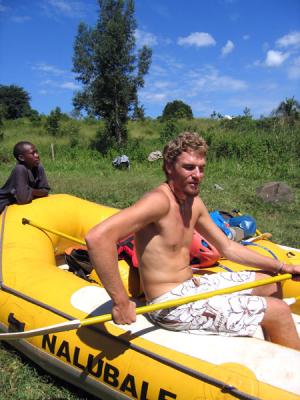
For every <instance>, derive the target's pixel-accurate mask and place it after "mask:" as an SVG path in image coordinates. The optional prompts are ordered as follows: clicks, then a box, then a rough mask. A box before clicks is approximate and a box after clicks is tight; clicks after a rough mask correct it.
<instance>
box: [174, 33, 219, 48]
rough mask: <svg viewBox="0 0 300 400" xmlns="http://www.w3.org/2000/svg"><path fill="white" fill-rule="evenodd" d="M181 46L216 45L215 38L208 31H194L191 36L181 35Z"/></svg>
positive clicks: (179, 42) (179, 40)
mask: <svg viewBox="0 0 300 400" xmlns="http://www.w3.org/2000/svg"><path fill="white" fill-rule="evenodd" d="M177 43H178V44H179V45H180V46H185V45H187V46H196V47H205V46H215V44H216V41H215V39H214V38H213V37H212V36H211V35H210V34H209V33H206V32H194V33H191V34H190V35H189V36H186V37H180V38H179V39H178V41H177Z"/></svg>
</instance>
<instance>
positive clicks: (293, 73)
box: [288, 57, 300, 79]
mask: <svg viewBox="0 0 300 400" xmlns="http://www.w3.org/2000/svg"><path fill="white" fill-rule="evenodd" d="M288 77H289V79H300V57H297V58H295V60H294V61H293V64H292V65H291V66H290V67H289V68H288Z"/></svg>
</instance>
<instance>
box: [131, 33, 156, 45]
mask: <svg viewBox="0 0 300 400" xmlns="http://www.w3.org/2000/svg"><path fill="white" fill-rule="evenodd" d="M135 40H136V42H137V46H138V47H142V46H149V47H152V46H155V45H157V37H156V36H155V35H153V33H150V32H145V31H142V30H140V29H136V31H135Z"/></svg>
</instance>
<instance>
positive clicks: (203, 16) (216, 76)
mask: <svg viewBox="0 0 300 400" xmlns="http://www.w3.org/2000/svg"><path fill="white" fill-rule="evenodd" d="M135 8H136V20H137V24H138V29H137V31H136V39H137V47H140V46H141V45H143V44H147V45H149V46H150V47H151V48H152V50H153V58H152V64H151V68H150V72H149V74H148V75H147V77H146V84H145V87H144V89H143V90H141V92H140V101H141V103H142V104H143V105H144V107H145V112H146V115H147V116H150V117H157V116H159V115H161V113H162V110H163V108H164V107H165V105H166V104H167V103H168V102H170V101H173V100H182V101H184V102H185V103H187V104H189V105H190V106H191V107H192V110H193V114H194V116H195V117H209V116H210V114H211V113H212V112H213V111H214V110H215V111H216V112H220V113H221V114H223V115H241V114H243V110H244V109H245V107H248V108H250V110H251V113H252V114H253V115H254V116H255V117H257V118H258V117H260V116H261V115H265V116H267V115H269V113H270V112H271V111H272V110H273V109H274V108H276V107H277V106H278V104H279V103H280V101H282V100H284V99H285V98H288V97H292V96H294V97H295V98H296V99H297V100H298V101H300V0H206V1H204V0H185V1H184V0H136V1H135ZM97 16H98V3H97V1H96V0H0V57H1V58H0V77H1V78H0V83H1V84H4V85H10V84H15V85H19V86H21V87H23V88H24V89H25V90H26V91H27V92H28V93H29V94H30V96H31V106H32V107H33V108H34V109H36V110H38V111H39V112H40V113H45V114H48V113H49V112H50V111H51V110H52V109H54V108H55V107H56V106H59V107H60V108H61V109H62V111H64V112H71V111H72V97H73V94H74V91H75V90H78V89H80V83H79V82H78V81H76V79H75V76H74V74H73V73H72V56H73V43H74V38H75V36H76V33H77V27H78V24H79V22H80V21H84V22H85V23H87V24H88V25H91V26H94V25H95V22H96V20H97Z"/></svg>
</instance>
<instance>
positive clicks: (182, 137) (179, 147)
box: [163, 132, 208, 175]
mask: <svg viewBox="0 0 300 400" xmlns="http://www.w3.org/2000/svg"><path fill="white" fill-rule="evenodd" d="M207 150H208V146H207V144H206V141H205V140H204V139H203V137H202V136H199V135H198V133H197V132H181V133H180V134H179V135H178V136H177V137H176V138H175V139H172V140H171V141H170V142H169V143H168V144H166V146H165V147H164V150H163V170H164V172H165V174H166V175H167V171H166V164H170V163H175V161H176V159H177V157H178V156H179V155H180V154H181V153H183V152H184V151H187V152H189V151H195V152H197V153H199V154H200V155H201V156H203V157H205V156H206V154H207Z"/></svg>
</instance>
